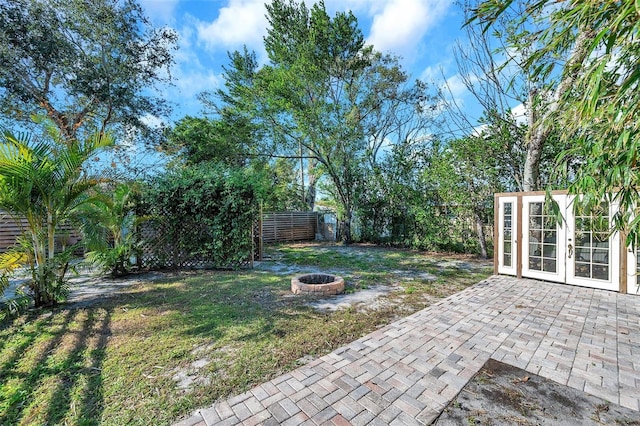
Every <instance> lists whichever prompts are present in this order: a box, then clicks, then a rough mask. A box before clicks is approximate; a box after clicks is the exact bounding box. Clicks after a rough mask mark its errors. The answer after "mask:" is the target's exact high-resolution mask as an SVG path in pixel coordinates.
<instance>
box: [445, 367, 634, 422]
mask: <svg viewBox="0 0 640 426" xmlns="http://www.w3.org/2000/svg"><path fill="white" fill-rule="evenodd" d="M434 424H435V425H438V426H445V425H567V426H568V425H578V424H579V425H637V426H640V413H638V412H637V411H634V410H631V409H629V408H624V407H621V406H619V405H617V404H612V403H610V402H607V401H605V400H603V399H600V398H597V397H595V396H592V395H588V394H586V393H584V392H582V391H579V390H577V389H573V388H570V387H568V386H563V385H561V384H558V383H556V382H553V381H551V380H548V379H545V378H543V377H540V376H537V375H535V374H531V373H528V372H526V371H524V370H522V369H520V368H517V367H513V366H511V365H507V364H504V363H502V362H499V361H496V360H493V359H490V360H489V361H487V363H486V364H485V365H484V367H482V369H481V370H480V371H479V372H478V373H477V374H476V375H475V377H474V378H473V379H472V380H471V381H469V383H467V385H466V386H465V387H464V388H463V389H462V391H461V392H460V393H459V394H458V396H457V397H456V398H455V399H454V400H453V401H451V403H450V404H449V405H448V406H447V408H445V410H444V411H443V412H442V413H441V414H440V417H438V419H437V420H436V421H435V422H434Z"/></svg>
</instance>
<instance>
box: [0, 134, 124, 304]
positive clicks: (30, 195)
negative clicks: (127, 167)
mask: <svg viewBox="0 0 640 426" xmlns="http://www.w3.org/2000/svg"><path fill="white" fill-rule="evenodd" d="M48 133H49V136H50V139H35V140H34V138H32V137H31V136H30V135H28V134H23V135H14V134H12V133H11V132H9V131H3V132H2V133H1V135H0V209H3V210H5V211H7V212H8V213H9V214H11V215H12V216H13V217H14V219H15V220H16V222H17V223H22V219H23V218H24V219H26V225H25V226H24V229H22V237H21V238H20V239H19V241H18V244H16V246H15V247H14V249H13V250H11V251H10V252H7V253H5V254H4V255H3V257H2V258H1V259H0V267H2V266H5V267H6V268H5V270H4V273H3V274H2V278H3V279H4V281H5V285H6V280H7V274H8V273H9V272H10V269H12V268H15V266H16V264H18V263H19V264H23V265H26V266H27V267H28V268H29V270H30V272H31V280H30V282H29V284H28V286H29V288H30V290H31V292H32V295H33V298H34V301H35V305H36V306H38V307H39V306H50V305H55V304H56V303H57V302H58V301H60V300H61V299H62V298H63V297H64V295H65V291H66V281H65V275H66V273H67V270H68V267H69V261H70V260H71V256H72V254H73V251H74V250H75V249H76V248H77V247H76V246H75V245H72V246H69V247H66V246H65V244H60V243H59V244H56V235H57V234H58V233H59V231H61V228H62V227H63V226H66V225H69V224H72V223H74V222H75V221H76V219H77V215H78V214H79V213H80V212H81V206H82V205H83V204H85V203H87V202H90V201H91V197H89V196H88V195H87V191H88V190H89V189H90V188H93V187H94V186H96V185H97V184H98V183H99V180H98V179H96V178H94V177H91V176H89V175H88V173H87V171H86V169H85V166H86V163H87V160H89V159H91V158H93V157H94V156H95V155H96V154H97V153H98V152H99V151H100V150H102V149H103V148H106V147H108V146H111V145H112V144H113V139H112V138H111V137H110V136H109V135H105V134H96V135H94V136H92V137H90V138H88V139H87V140H85V141H72V142H71V143H69V142H66V143H63V142H61V139H60V138H59V137H58V136H57V134H56V133H55V132H51V131H49V132H48Z"/></svg>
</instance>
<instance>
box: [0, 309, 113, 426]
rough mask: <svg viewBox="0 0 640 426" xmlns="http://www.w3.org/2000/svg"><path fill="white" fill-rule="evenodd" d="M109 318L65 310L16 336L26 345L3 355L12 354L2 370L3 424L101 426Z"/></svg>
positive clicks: (0, 411) (27, 325)
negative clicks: (102, 374) (102, 364)
mask: <svg viewBox="0 0 640 426" xmlns="http://www.w3.org/2000/svg"><path fill="white" fill-rule="evenodd" d="M82 317H84V318H82ZM110 317H111V313H110V312H109V311H105V310H104V309H99V308H95V309H87V310H77V309H72V310H63V311H58V312H54V313H52V314H50V316H49V317H48V318H46V319H42V318H37V317H35V316H31V317H30V318H29V319H27V321H26V322H25V323H24V324H23V325H22V327H21V329H19V330H16V331H14V333H13V337H14V339H16V340H20V339H22V341H21V342H20V343H19V344H18V345H16V346H15V347H13V346H11V345H10V344H9V345H7V347H5V348H4V351H0V357H3V355H4V354H5V353H6V351H13V354H12V355H11V356H10V357H9V358H8V359H7V360H6V361H5V362H4V363H3V364H2V368H1V369H0V371H1V372H2V373H0V388H2V389H3V390H2V391H0V395H1V398H0V400H4V402H3V403H1V404H0V424H97V423H98V420H99V419H100V415H101V410H102V399H101V395H102V381H101V377H100V376H101V374H100V365H101V363H102V360H103V358H104V347H105V345H106V338H107V336H108V335H109V323H110ZM78 321H79V324H78ZM56 325H57V328H56V329H52V327H55V326H56ZM89 362H90V367H87V364H89ZM79 395H83V396H82V397H80V396H79ZM71 411H73V412H71Z"/></svg>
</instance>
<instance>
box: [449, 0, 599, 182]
mask: <svg viewBox="0 0 640 426" xmlns="http://www.w3.org/2000/svg"><path fill="white" fill-rule="evenodd" d="M464 7H465V12H466V13H467V14H470V13H471V14H472V13H474V11H477V9H476V8H475V7H474V6H473V5H472V4H469V3H466V4H465V5H464ZM526 7H527V4H526V1H523V0H514V1H512V2H510V7H509V8H506V9H505V10H504V11H503V15H502V16H501V17H500V19H496V20H495V22H494V24H493V31H491V33H489V32H487V31H482V27H481V26H478V25H475V22H469V23H468V24H467V25H466V27H465V29H466V34H467V39H468V40H467V41H468V43H469V44H468V45H467V46H462V45H458V47H457V49H456V63H457V65H458V68H459V70H460V76H461V78H462V81H463V83H464V84H465V86H466V87H467V89H469V91H470V92H471V93H472V94H473V95H474V97H475V98H476V99H477V100H478V101H479V103H480V104H481V105H482V106H483V108H484V114H485V117H488V118H491V120H492V121H494V123H495V124H497V123H498V122H501V124H500V127H502V128H504V129H507V128H510V129H511V133H512V137H513V141H514V143H516V144H518V145H520V146H521V147H522V149H523V150H524V152H525V156H524V161H523V164H522V166H521V167H519V168H520V169H521V176H517V179H516V181H517V182H518V186H519V188H518V189H520V190H522V191H534V190H538V189H540V188H541V185H542V182H543V181H545V180H548V176H544V177H543V179H541V176H540V170H541V167H543V165H542V164H541V163H542V160H543V153H544V152H545V145H548V142H549V141H550V139H551V138H552V136H553V130H554V129H553V126H551V125H549V123H552V122H553V120H554V118H555V117H557V115H558V106H559V104H558V102H557V99H558V98H559V97H562V96H567V95H568V94H570V93H571V92H572V86H573V84H574V82H575V81H576V78H577V74H576V73H575V72H566V73H561V74H559V75H558V74H541V73H539V72H537V70H539V69H540V68H542V67H547V66H549V64H551V63H553V64H555V66H558V67H562V68H563V69H565V70H567V71H569V70H575V64H576V63H579V62H581V61H583V60H584V59H585V58H586V55H587V50H586V46H588V44H589V43H590V41H591V40H592V38H591V35H590V33H589V32H586V31H582V32H580V36H579V37H578V40H577V43H576V45H575V49H574V50H572V51H571V52H568V54H567V55H566V56H565V58H566V60H563V59H561V58H558V57H555V56H553V55H538V56H537V57H536V60H535V61H530V60H528V59H529V58H531V57H532V55H533V53H534V52H536V51H538V49H539V47H540V45H541V44H542V43H543V41H542V40H540V32H539V26H540V25H543V21H544V18H545V16H544V13H543V11H542V10H540V11H537V13H531V14H529V15H527V14H526V13H525V10H526ZM472 16H473V15H472ZM495 45H497V46H498V47H497V48H496V47H495ZM517 105H522V106H524V112H525V114H524V115H523V116H521V117H514V116H513V114H512V109H513V107H514V106H517ZM455 117H458V118H459V117H465V116H464V115H461V114H455ZM464 124H465V127H468V126H473V123H468V122H467V123H464ZM514 170H515V169H514Z"/></svg>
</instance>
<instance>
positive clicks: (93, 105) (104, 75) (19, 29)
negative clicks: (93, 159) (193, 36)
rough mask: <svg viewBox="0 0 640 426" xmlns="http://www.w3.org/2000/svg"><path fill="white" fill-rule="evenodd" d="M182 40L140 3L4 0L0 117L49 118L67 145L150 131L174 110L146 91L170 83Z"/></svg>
mask: <svg viewBox="0 0 640 426" xmlns="http://www.w3.org/2000/svg"><path fill="white" fill-rule="evenodd" d="M176 40H177V35H176V33H175V32H174V31H173V30H170V29H167V28H154V27H152V26H151V24H150V23H149V21H148V20H147V19H146V18H145V17H144V15H143V12H142V9H141V7H140V6H139V5H138V4H137V3H136V1H135V0H122V1H113V0H95V1H90V2H89V1H86V0H0V94H1V95H2V96H0V112H1V114H2V115H3V116H4V117H5V118H8V119H10V120H16V121H20V122H22V123H23V125H25V124H28V121H29V119H30V117H31V116H32V115H34V114H35V115H40V116H46V117H48V118H49V119H50V120H51V121H52V122H53V123H54V124H55V125H56V126H57V128H58V129H59V131H60V135H61V137H62V138H63V140H65V141H73V140H75V139H77V138H78V137H79V136H80V135H84V136H87V135H90V134H92V133H93V132H95V131H98V132H104V131H105V130H106V129H107V128H109V127H113V126H115V125H119V126H122V127H124V128H126V130H130V129H131V128H137V129H143V130H149V127H148V126H147V125H146V124H145V123H144V121H143V120H142V119H143V118H144V117H145V116H146V115H155V116H157V115H162V114H164V113H165V112H166V111H167V107H168V105H167V104H166V102H165V101H164V100H162V99H161V98H158V97H154V96H152V95H150V94H149V91H148V90H147V89H149V88H151V87H153V86H154V85H155V84H156V83H158V82H165V81H167V79H168V78H169V73H168V70H169V66H170V65H171V63H172V50H173V49H174V47H175V43H176Z"/></svg>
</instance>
